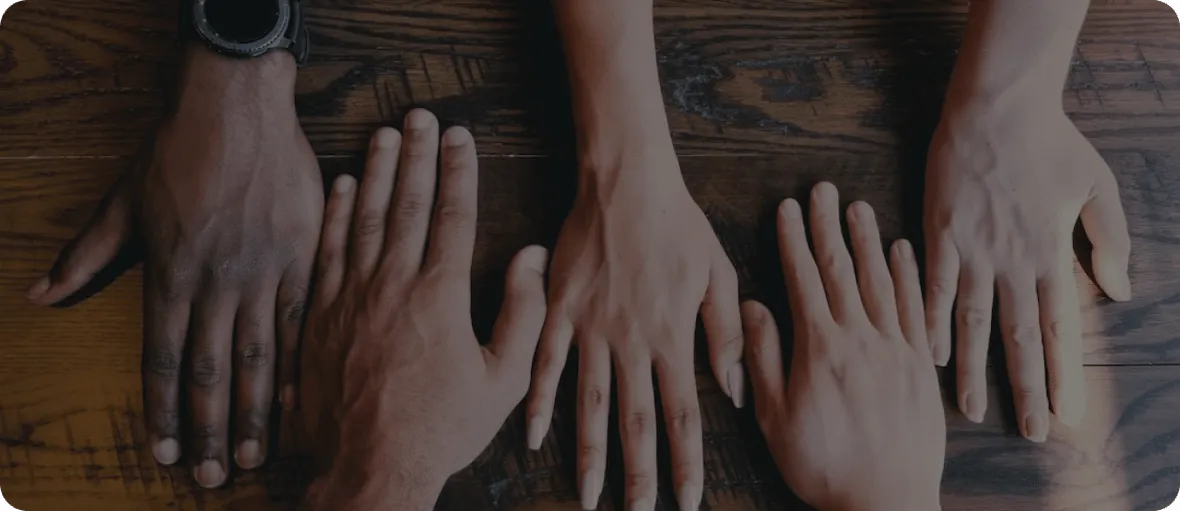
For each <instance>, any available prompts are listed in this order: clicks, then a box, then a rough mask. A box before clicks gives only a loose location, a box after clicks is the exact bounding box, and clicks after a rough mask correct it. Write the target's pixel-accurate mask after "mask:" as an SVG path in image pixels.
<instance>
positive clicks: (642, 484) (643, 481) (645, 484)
mask: <svg viewBox="0 0 1180 511" xmlns="http://www.w3.org/2000/svg"><path fill="white" fill-rule="evenodd" d="M654 481H655V479H654V478H652V476H651V474H650V473H648V472H647V471H646V470H640V471H637V472H633V473H630V474H627V493H628V494H634V493H635V492H644V491H647V489H648V488H651V487H652V483H653V482H654Z"/></svg>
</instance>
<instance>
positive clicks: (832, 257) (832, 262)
mask: <svg viewBox="0 0 1180 511" xmlns="http://www.w3.org/2000/svg"><path fill="white" fill-rule="evenodd" d="M819 259H820V260H819V267H820V268H822V269H823V270H826V271H827V273H829V274H831V275H852V272H851V270H852V268H851V263H850V261H849V260H848V258H846V257H842V255H840V254H839V253H838V252H837V251H835V250H825V251H824V253H823V255H822V256H820V258H819Z"/></svg>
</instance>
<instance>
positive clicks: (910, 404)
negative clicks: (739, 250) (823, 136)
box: [742, 183, 946, 511]
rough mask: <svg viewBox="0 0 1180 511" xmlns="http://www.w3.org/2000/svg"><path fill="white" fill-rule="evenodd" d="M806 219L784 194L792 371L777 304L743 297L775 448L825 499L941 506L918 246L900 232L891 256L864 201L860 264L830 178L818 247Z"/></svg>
mask: <svg viewBox="0 0 1180 511" xmlns="http://www.w3.org/2000/svg"><path fill="white" fill-rule="evenodd" d="M803 224H804V222H803V216H802V212H801V210H800V207H799V204H798V203H797V202H795V201H794V200H787V201H785V202H784V203H783V204H782V206H781V207H780V208H779V215H778V225H779V228H778V238H779V250H780V252H781V254H782V259H783V274H784V275H785V276H786V279H787V291H788V296H789V300H790V303H791V318H792V322H793V323H794V327H795V335H794V354H793V356H792V357H791V366H790V372H789V378H788V377H785V376H784V370H783V362H782V360H783V358H782V351H781V344H780V342H781V341H780V338H779V332H778V329H777V327H776V325H775V321H774V318H773V316H772V315H771V314H770V312H769V311H767V310H766V308H765V307H764V306H763V305H762V304H760V303H757V302H747V303H745V304H743V307H742V316H743V321H744V323H745V332H746V339H747V353H746V360H747V363H748V364H749V366H750V380H751V382H752V385H753V387H754V410H755V413H756V415H757V418H758V424H759V426H760V427H761V429H762V432H763V434H764V435H765V436H766V440H767V444H768V445H769V447H770V450H771V454H772V455H773V457H774V459H775V462H776V463H777V464H778V467H779V470H780V471H781V472H782V475H783V478H784V479H785V480H786V482H787V484H788V485H789V486H790V487H791V489H792V490H794V491H795V493H796V494H797V495H798V496H799V497H800V498H801V499H803V500H804V501H805V502H807V503H808V504H810V505H812V506H814V507H816V508H817V509H820V510H823V511H871V510H880V509H906V510H914V511H930V510H936V509H939V502H938V499H939V482H940V479H941V476H942V467H943V457H944V455H945V451H946V423H945V418H944V415H943V413H944V412H943V407H942V398H941V396H940V394H939V387H938V378H937V375H936V374H935V372H934V366H933V364H932V363H931V358H930V351H929V347H928V345H927V342H926V336H925V330H924V324H923V314H922V295H921V289H920V287H919V283H918V266H917V262H916V261H915V258H914V253H913V249H912V248H911V247H910V244H909V243H908V242H906V241H904V240H901V241H898V242H897V243H895V244H894V246H893V249H892V251H891V254H890V255H891V263H892V264H891V265H890V264H889V263H886V260H885V256H884V254H883V253H882V251H881V239H880V234H879V233H878V230H877V223H876V219H875V218H874V215H873V210H872V208H870V207H869V206H868V205H867V204H864V203H855V204H853V205H852V206H851V207H850V208H849V209H848V224H849V228H850V231H851V236H850V237H851V240H852V246H853V254H854V255H855V266H854V263H853V258H852V256H850V255H849V253H848V249H847V248H846V247H845V244H844V238H843V236H842V235H841V230H840V210H839V202H838V197H837V194H836V189H835V187H833V186H832V185H831V184H828V183H821V184H820V185H818V186H816V187H815V189H814V190H813V192H812V205H811V235H812V240H813V242H814V245H815V247H814V249H815V256H814V257H813V256H812V253H811V251H810V250H808V243H807V235H806V233H805V232H804V226H803ZM817 261H818V262H819V263H818V265H817ZM854 268H855V269H854ZM858 280H859V282H858Z"/></svg>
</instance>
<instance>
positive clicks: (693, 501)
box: [676, 483, 701, 511]
mask: <svg viewBox="0 0 1180 511" xmlns="http://www.w3.org/2000/svg"><path fill="white" fill-rule="evenodd" d="M697 493H698V492H697V487H696V485H694V484H687V483H686V484H683V485H681V486H680V490H679V491H677V492H676V503H677V504H679V505H680V511H689V510H692V511H696V510H698V509H700V507H701V503H700V500H699V497H697Z"/></svg>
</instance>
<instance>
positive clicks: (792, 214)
mask: <svg viewBox="0 0 1180 511" xmlns="http://www.w3.org/2000/svg"><path fill="white" fill-rule="evenodd" d="M779 214H781V215H783V216H784V217H787V218H799V217H801V216H803V211H802V210H800V209H799V203H798V202H797V201H796V200H795V199H787V200H785V201H783V203H782V205H780V206H779Z"/></svg>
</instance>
